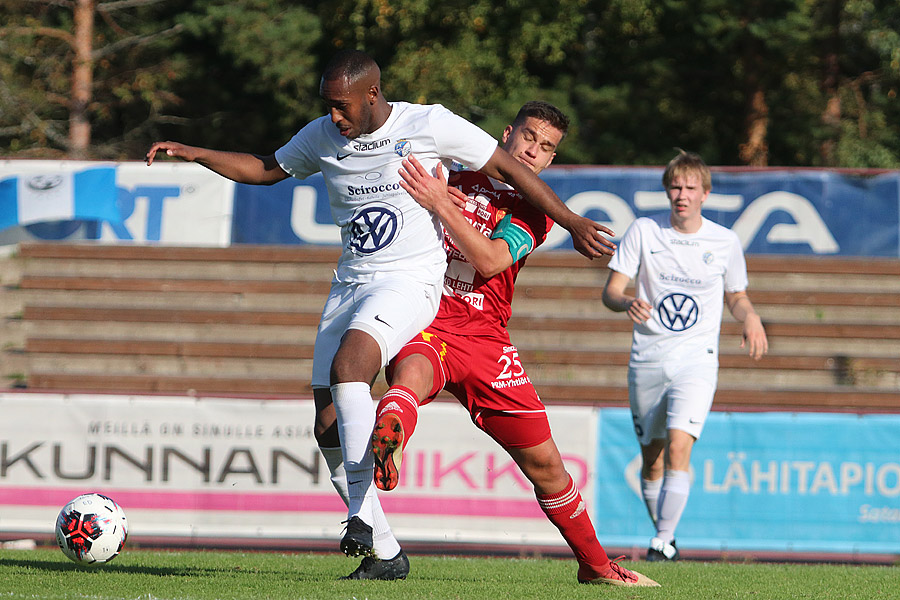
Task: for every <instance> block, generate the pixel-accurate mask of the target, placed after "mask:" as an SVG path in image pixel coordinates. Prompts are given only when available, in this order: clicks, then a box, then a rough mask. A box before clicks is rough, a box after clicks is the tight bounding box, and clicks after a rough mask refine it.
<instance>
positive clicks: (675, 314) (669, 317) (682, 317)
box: [656, 292, 700, 331]
mask: <svg viewBox="0 0 900 600" xmlns="http://www.w3.org/2000/svg"><path fill="white" fill-rule="evenodd" d="M656 310H657V313H658V314H659V320H660V322H661V323H662V324H663V327H665V328H666V329H668V330H669V331H684V330H686V329H690V328H691V327H693V326H694V325H695V324H696V323H697V321H698V320H699V319H700V305H699V304H697V301H696V300H694V299H693V298H692V297H691V296H688V295H687V294H682V293H681V292H673V293H671V294H669V295H667V296H665V297H664V298H663V299H662V300H660V301H659V304H657V305H656Z"/></svg>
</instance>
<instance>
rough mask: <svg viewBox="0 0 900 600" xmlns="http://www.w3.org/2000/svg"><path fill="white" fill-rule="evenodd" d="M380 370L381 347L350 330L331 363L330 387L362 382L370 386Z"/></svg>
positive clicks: (362, 334)
mask: <svg viewBox="0 0 900 600" xmlns="http://www.w3.org/2000/svg"><path fill="white" fill-rule="evenodd" d="M380 370H381V347H380V346H379V345H378V342H376V341H375V340H374V339H373V338H372V337H371V336H370V335H368V334H366V333H364V332H361V331H358V330H355V329H351V330H349V331H348V332H347V333H346V334H345V335H344V338H343V339H342V340H341V345H340V346H339V347H338V350H337V353H335V355H334V359H332V361H331V385H335V384H337V383H348V382H353V381H362V382H365V383H369V384H371V383H372V381H373V380H374V379H375V377H377V376H378V371H380Z"/></svg>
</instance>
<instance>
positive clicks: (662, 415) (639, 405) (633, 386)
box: [628, 362, 719, 446]
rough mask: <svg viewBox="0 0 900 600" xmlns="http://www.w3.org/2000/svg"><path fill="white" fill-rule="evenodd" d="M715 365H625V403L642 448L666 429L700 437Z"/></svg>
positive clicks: (713, 390)
mask: <svg viewBox="0 0 900 600" xmlns="http://www.w3.org/2000/svg"><path fill="white" fill-rule="evenodd" d="M718 373H719V365H718V362H708V363H702V364H697V363H696V362H694V363H691V364H687V363H684V362H670V363H654V364H652V365H641V364H630V365H628V401H629V403H630V404H631V418H632V420H633V421H634V432H635V433H636V434H637V437H638V441H639V442H640V443H641V445H642V446H646V445H647V444H649V443H650V440H653V439H666V432H667V431H668V430H669V429H680V430H681V431H684V432H687V433H689V434H690V435H692V436H694V438H699V437H700V432H702V431H703V425H704V423H705V422H706V417H707V416H708V415H709V410H710V408H711V407H712V403H713V396H714V395H715V393H716V383H717V380H718Z"/></svg>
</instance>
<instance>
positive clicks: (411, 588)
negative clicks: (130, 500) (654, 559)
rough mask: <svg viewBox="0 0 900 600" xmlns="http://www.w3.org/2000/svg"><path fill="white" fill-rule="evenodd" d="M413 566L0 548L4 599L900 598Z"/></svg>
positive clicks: (853, 584) (829, 574) (814, 582)
mask: <svg viewBox="0 0 900 600" xmlns="http://www.w3.org/2000/svg"><path fill="white" fill-rule="evenodd" d="M410 562H411V565H412V571H411V573H410V576H409V579H407V580H405V581H392V582H382V581H338V577H340V576H342V575H346V574H347V573H349V572H350V571H352V570H353V569H354V568H355V567H356V565H357V564H358V560H357V559H349V558H345V557H344V556H343V555H340V554H337V553H335V554H333V555H323V554H308V553H296V554H285V553H275V552H253V553H237V552H204V551H183V552H175V551H168V552H158V551H148V550H146V551H145V550H131V551H129V550H128V549H127V548H126V550H125V551H124V552H123V553H122V554H121V555H120V556H119V557H117V558H116V559H115V560H114V561H113V562H111V563H110V564H108V565H104V566H101V567H97V568H94V569H85V568H80V567H78V566H76V565H75V564H74V563H72V562H70V561H69V560H68V559H66V558H65V557H64V556H63V555H62V553H61V552H59V550H57V549H56V548H39V549H37V550H32V551H23V550H0V599H5V598H29V599H42V598H67V599H68V598H71V599H90V600H106V599H118V598H127V599H139V600H163V599H176V598H177V599H191V600H205V599H240V600H250V599H256V598H272V599H280V598H290V599H292V600H304V599H310V600H312V599H346V600H363V599H368V600H375V599H382V598H383V599H385V600H411V599H419V598H434V599H469V598H471V599H473V600H474V599H479V600H481V599H489V600H501V599H507V598H509V599H516V600H519V599H523V600H524V599H529V598H534V599H541V600H568V599H579V598H628V599H635V598H659V599H665V600H705V599H709V598H728V599H748V600H773V599H781V598H785V599H788V598H792V599H793V598H809V599H811V600H812V599H815V600H829V599H834V600H852V599H859V600H873V599H900V567H897V566H859V565H828V564H771V563H738V564H732V563H724V562H695V561H681V562H678V563H674V564H657V563H652V564H651V563H643V562H633V563H623V564H626V566H628V567H629V568H633V569H636V570H638V571H641V572H643V573H645V574H646V575H648V576H650V577H652V578H654V579H656V580H657V581H659V582H660V583H661V584H662V586H663V587H660V588H615V587H609V586H588V585H580V584H578V583H577V581H576V580H575V571H576V564H575V561H574V560H573V559H569V560H564V559H542V558H522V559H512V558H481V557H478V558H473V557H458V556H447V557H441V556H420V555H414V556H411V557H410Z"/></svg>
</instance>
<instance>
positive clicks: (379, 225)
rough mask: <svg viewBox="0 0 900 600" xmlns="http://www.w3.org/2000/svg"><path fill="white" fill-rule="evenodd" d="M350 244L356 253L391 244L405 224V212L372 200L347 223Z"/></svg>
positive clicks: (373, 250) (369, 251)
mask: <svg viewBox="0 0 900 600" xmlns="http://www.w3.org/2000/svg"><path fill="white" fill-rule="evenodd" d="M347 226H348V228H349V232H350V240H349V242H348V245H349V247H350V250H352V251H353V252H354V253H355V254H361V255H365V254H372V253H375V252H378V251H379V250H383V249H384V248H387V247H388V246H390V245H391V244H392V243H393V242H394V240H395V239H397V235H398V234H399V233H400V228H401V227H402V226H403V213H401V212H400V211H399V210H398V209H397V207H395V206H391V205H390V204H387V203H384V202H370V203H368V204H366V206H364V207H362V208H361V209H359V210H358V211H357V212H356V214H354V215H353V217H352V218H351V219H350V222H349V223H348V224H347Z"/></svg>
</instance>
